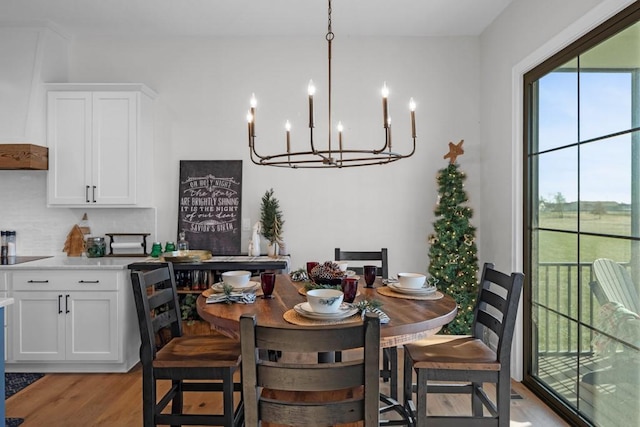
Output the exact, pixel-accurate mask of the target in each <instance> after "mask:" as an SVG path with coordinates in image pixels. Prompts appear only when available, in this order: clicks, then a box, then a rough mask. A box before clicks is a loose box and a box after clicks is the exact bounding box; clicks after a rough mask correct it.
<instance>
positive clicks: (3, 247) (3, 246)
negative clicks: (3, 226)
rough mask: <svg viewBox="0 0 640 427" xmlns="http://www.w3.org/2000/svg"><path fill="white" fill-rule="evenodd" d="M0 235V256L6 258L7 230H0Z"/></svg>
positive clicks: (7, 251) (7, 254)
mask: <svg viewBox="0 0 640 427" xmlns="http://www.w3.org/2000/svg"><path fill="white" fill-rule="evenodd" d="M0 235H1V236H2V240H1V242H2V243H1V245H0V257H2V258H6V257H8V256H9V247H8V246H7V232H6V231H4V230H3V231H0Z"/></svg>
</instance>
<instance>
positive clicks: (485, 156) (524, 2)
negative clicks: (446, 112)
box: [478, 0, 633, 379]
mask: <svg viewBox="0 0 640 427" xmlns="http://www.w3.org/2000/svg"><path fill="white" fill-rule="evenodd" d="M631 3H633V1H631V0H604V1H602V0H564V1H562V2H560V1H557V0H539V1H535V2H534V1H530V0H515V1H513V3H511V4H510V5H509V7H508V8H507V9H505V11H504V12H503V13H502V14H501V15H500V16H499V17H498V18H497V19H496V20H495V21H494V22H493V23H492V25H491V26H490V27H489V28H488V29H487V30H486V31H485V32H484V33H483V34H482V36H481V37H480V58H481V84H480V87H481V93H480V99H481V108H480V111H481V115H480V122H481V138H480V139H481V141H482V145H483V150H482V156H481V160H480V161H481V163H482V183H483V185H482V188H481V199H482V201H483V202H482V203H483V207H484V208H485V209H486V211H485V213H484V214H483V215H480V223H479V226H478V228H479V229H481V230H482V239H481V241H480V248H479V251H480V252H481V253H482V254H483V256H484V257H485V258H484V259H485V260H492V261H493V262H495V263H496V267H497V268H499V269H504V270H519V271H522V268H523V259H522V256H523V253H522V234H523V231H522V230H523V228H522V194H523V191H522V162H523V160H522V153H523V148H522V76H523V75H524V73H525V72H526V71H528V70H530V69H531V68H533V67H534V66H536V65H538V64H539V63H541V62H542V61H544V60H545V59H546V58H548V57H549V56H551V55H552V54H554V53H556V52H558V51H559V50H560V49H562V48H563V47H565V46H566V45H568V44H569V43H571V42H572V41H574V40H575V39H577V38H578V37H580V36H581V35H583V34H585V33H586V32H588V31H589V30H590V29H592V28H593V27H595V26H597V25H598V24H600V23H601V22H602V21H604V20H605V19H606V18H608V17H610V16H611V15H613V14H615V13H616V12H618V11H619V10H621V9H622V8H623V7H624V6H627V5H629V4H631ZM522 335H523V333H522V305H521V307H520V310H519V321H518V326H517V329H516V337H515V339H514V349H513V358H512V364H513V369H512V371H513V374H514V376H515V378H517V379H522V376H523V362H522V360H523V351H522V344H523V338H522Z"/></svg>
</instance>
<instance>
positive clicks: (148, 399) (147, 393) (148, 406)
mask: <svg viewBox="0 0 640 427" xmlns="http://www.w3.org/2000/svg"><path fill="white" fill-rule="evenodd" d="M155 412H156V380H155V378H154V377H153V371H151V370H149V371H148V372H145V370H144V369H143V372H142V424H143V426H144V427H155V420H154V418H155Z"/></svg>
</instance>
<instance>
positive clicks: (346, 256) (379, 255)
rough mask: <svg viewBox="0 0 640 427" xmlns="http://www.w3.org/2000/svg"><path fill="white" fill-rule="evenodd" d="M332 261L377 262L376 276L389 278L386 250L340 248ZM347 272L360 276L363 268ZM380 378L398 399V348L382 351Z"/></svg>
mask: <svg viewBox="0 0 640 427" xmlns="http://www.w3.org/2000/svg"><path fill="white" fill-rule="evenodd" d="M334 252H335V253H334V259H335V260H336V261H365V262H366V261H377V262H379V264H380V265H379V266H377V272H376V276H381V277H382V278H383V279H387V278H389V262H388V256H387V248H382V249H380V251H343V250H341V249H340V248H335V251H334ZM348 269H349V270H352V271H354V272H355V273H356V274H359V275H362V274H364V273H363V267H361V266H349V267H348ZM380 377H381V378H382V379H383V380H384V381H385V382H387V381H389V387H390V390H391V393H390V394H389V395H390V396H391V398H392V399H397V398H398V393H397V389H398V348H397V347H388V348H384V349H383V350H382V368H381V369H380Z"/></svg>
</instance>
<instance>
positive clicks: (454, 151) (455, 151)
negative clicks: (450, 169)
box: [443, 139, 464, 164]
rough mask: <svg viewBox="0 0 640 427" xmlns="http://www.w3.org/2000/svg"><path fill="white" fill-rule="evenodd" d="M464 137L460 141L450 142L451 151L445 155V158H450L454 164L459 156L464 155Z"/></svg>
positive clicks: (450, 161)
mask: <svg viewBox="0 0 640 427" xmlns="http://www.w3.org/2000/svg"><path fill="white" fill-rule="evenodd" d="M463 142H464V139H461V140H460V142H458V143H457V144H454V143H453V142H450V143H449V152H448V153H447V154H445V155H444V157H443V159H446V158H447V157H448V158H449V163H450V164H454V163H455V162H456V159H457V158H458V156H462V155H463V154H464V150H463V149H462V143H463Z"/></svg>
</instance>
